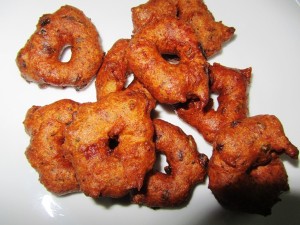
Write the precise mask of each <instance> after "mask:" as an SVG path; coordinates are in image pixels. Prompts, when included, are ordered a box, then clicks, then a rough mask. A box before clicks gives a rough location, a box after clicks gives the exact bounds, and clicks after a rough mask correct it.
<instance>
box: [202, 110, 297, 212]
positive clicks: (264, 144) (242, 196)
mask: <svg viewBox="0 0 300 225" xmlns="http://www.w3.org/2000/svg"><path fill="white" fill-rule="evenodd" d="M282 153H285V154H287V155H288V156H290V157H291V158H294V159H296V158H298V154H299V151H298V149H297V148H296V147H295V146H294V145H293V144H292V143H291V142H290V141H289V140H288V138H287V137H286V136H285V134H284V130H283V127H282V124H281V123H280V121H279V120H278V118H276V117H275V116H272V115H258V116H253V117H248V118H245V119H243V120H238V121H234V122H232V123H231V124H227V125H226V127H223V129H222V130H221V131H220V132H219V133H218V135H217V137H216V139H215V141H214V143H213V154H212V157H211V159H210V161H209V169H208V175H209V188H210V189H211V191H212V193H213V194H214V196H215V197H216V199H217V200H218V201H219V202H220V204H221V205H223V206H224V207H226V208H229V209H234V210H241V211H245V212H248V213H257V214H262V215H268V214H270V213H271V208H272V206H273V205H274V204H275V203H276V202H277V201H279V195H280V194H281V193H282V192H284V191H287V190H288V189H289V185H288V177H287V174H286V171H285V169H284V165H283V164H282V162H281V160H280V159H279V157H278V155H279V154H282Z"/></svg>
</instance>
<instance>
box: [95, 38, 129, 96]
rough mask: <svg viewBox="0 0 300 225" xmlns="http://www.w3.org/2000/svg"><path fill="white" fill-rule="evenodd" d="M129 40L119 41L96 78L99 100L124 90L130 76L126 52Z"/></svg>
mask: <svg viewBox="0 0 300 225" xmlns="http://www.w3.org/2000/svg"><path fill="white" fill-rule="evenodd" d="M129 41H130V40H129V39H119V40H117V41H116V42H115V43H114V45H113V46H112V47H111V49H110V50H109V51H108V53H107V54H106V56H105V58H104V61H103V63H102V66H101V68H100V70H99V71H98V74H97V77H96V82H95V85H96V92H97V100H100V99H101V98H102V97H104V96H106V95H107V94H109V93H111V92H116V91H119V90H122V89H123V88H124V85H125V83H126V78H127V76H128V75H129V74H130V71H129V69H128V61H127V58H126V51H127V48H128V46H129Z"/></svg>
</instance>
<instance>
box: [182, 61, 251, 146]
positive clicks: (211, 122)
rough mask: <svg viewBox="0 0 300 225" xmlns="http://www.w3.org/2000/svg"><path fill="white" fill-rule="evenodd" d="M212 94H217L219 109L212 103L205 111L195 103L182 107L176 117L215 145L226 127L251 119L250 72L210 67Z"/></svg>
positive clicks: (248, 70) (200, 105)
mask: <svg viewBox="0 0 300 225" xmlns="http://www.w3.org/2000/svg"><path fill="white" fill-rule="evenodd" d="M209 70H210V90H211V93H215V94H218V103H219V104H218V108H217V110H214V109H213V100H212V99H211V100H210V103H209V104H208V105H206V106H205V107H203V105H202V103H201V102H197V101H192V102H189V103H187V105H186V104H185V105H181V106H180V105H179V106H178V107H177V109H176V111H177V114H178V116H179V117H180V118H182V119H183V120H184V121H186V122H187V123H189V124H190V125H192V126H193V127H195V128H196V129H197V130H198V131H199V132H200V133H201V134H202V135H203V137H204V139H205V140H206V141H208V142H209V143H212V142H213V141H214V138H215V135H216V134H217V132H218V131H219V130H220V129H221V128H222V126H224V125H225V124H227V123H230V122H232V121H235V120H240V119H243V118H245V117H247V116H248V86H249V83H250V78H251V71H252V70H251V68H247V69H242V70H238V69H233V68H229V67H225V66H222V65H220V64H218V63H214V64H213V65H212V66H210V69H209Z"/></svg>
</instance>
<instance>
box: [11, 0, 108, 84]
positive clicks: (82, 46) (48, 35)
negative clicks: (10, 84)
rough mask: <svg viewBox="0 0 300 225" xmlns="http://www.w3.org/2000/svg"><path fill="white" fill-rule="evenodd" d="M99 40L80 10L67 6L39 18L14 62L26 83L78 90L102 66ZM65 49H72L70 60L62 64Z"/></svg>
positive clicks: (88, 20)
mask: <svg viewBox="0 0 300 225" xmlns="http://www.w3.org/2000/svg"><path fill="white" fill-rule="evenodd" d="M99 41H100V40H99V34H98V32H97V30H96V28H95V26H94V25H93V24H92V22H91V20H90V19H89V18H87V17H86V16H85V15H84V13H83V12H82V11H80V10H79V9H77V8H75V7H72V6H68V5H66V6H63V7H61V8H60V9H59V10H57V11H56V12H54V13H53V14H45V15H43V16H42V17H41V18H40V20H39V22H38V24H37V26H36V31H35V32H34V34H33V35H32V36H31V37H30V39H29V40H28V41H27V43H26V44H25V46H24V47H23V48H22V49H21V50H20V51H19V53H18V56H17V59H16V62H17V65H18V67H19V70H20V72H21V74H22V76H23V77H24V78H25V79H26V80H27V81H30V82H36V83H38V84H40V85H53V86H62V87H65V86H74V87H76V88H77V89H80V88H82V87H84V86H86V85H87V84H88V83H89V82H90V81H91V80H92V78H94V76H95V75H96V73H97V71H98V69H99V67H100V65H101V62H102V58H103V55H104V53H103V51H102V47H101V45H100V42H99ZM67 46H71V51H72V55H71V59H70V60H69V61H68V62H61V60H60V58H61V54H62V53H63V52H64V49H65V48H66V47H67Z"/></svg>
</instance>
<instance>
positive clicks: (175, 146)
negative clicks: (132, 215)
mask: <svg viewBox="0 0 300 225" xmlns="http://www.w3.org/2000/svg"><path fill="white" fill-rule="evenodd" d="M153 123H154V127H155V133H156V142H155V144H156V150H157V151H158V152H160V153H162V154H165V155H166V157H167V162H168V163H169V166H168V167H167V168H165V169H166V170H167V171H168V173H167V174H164V173H161V172H158V171H152V172H151V173H150V174H149V175H148V178H147V180H146V181H145V184H144V185H145V187H144V188H143V189H142V191H141V192H138V193H137V194H135V195H133V199H132V201H133V202H134V203H137V204H141V205H146V206H149V207H174V206H179V205H182V204H183V203H185V202H186V201H187V200H188V198H189V196H190V194H191V192H192V189H193V188H194V187H195V185H196V184H199V183H202V182H203V181H204V179H205V177H206V171H207V167H206V166H207V163H208V158H207V156H206V155H205V154H200V153H199V152H198V151H197V146H196V143H195V141H194V139H193V137H192V136H190V135H186V134H185V133H184V132H183V131H182V130H181V129H180V128H179V127H177V126H175V125H172V124H170V123H168V122H165V121H163V120H160V119H155V120H154V121H153Z"/></svg>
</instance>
